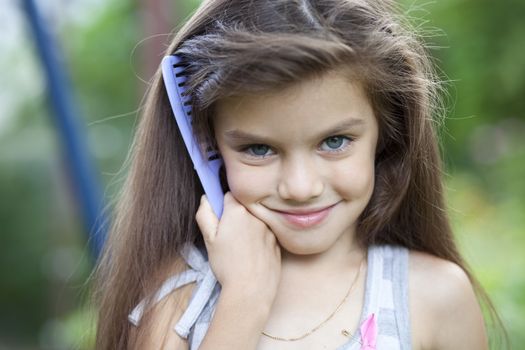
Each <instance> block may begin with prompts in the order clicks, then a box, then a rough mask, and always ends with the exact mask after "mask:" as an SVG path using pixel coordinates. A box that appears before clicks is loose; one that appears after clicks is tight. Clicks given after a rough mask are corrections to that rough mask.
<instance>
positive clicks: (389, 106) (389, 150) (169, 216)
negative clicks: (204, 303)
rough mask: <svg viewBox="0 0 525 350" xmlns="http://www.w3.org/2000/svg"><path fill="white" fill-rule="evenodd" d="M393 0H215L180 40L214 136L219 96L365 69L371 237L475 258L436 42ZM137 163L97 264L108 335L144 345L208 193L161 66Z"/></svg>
mask: <svg viewBox="0 0 525 350" xmlns="http://www.w3.org/2000/svg"><path fill="white" fill-rule="evenodd" d="M397 13H399V11H397V10H396V9H395V8H394V5H393V1H385V0H381V1H373V0H310V1H309V0H257V1H253V0H210V1H205V2H204V3H203V4H202V5H201V7H200V8H199V9H198V10H197V11H196V13H195V14H194V15H193V16H192V17H191V18H190V19H189V20H188V21H187V23H186V25H185V26H184V27H183V28H182V29H181V30H180V31H179V32H178V34H177V35H176V37H175V38H174V40H173V42H172V44H171V45H170V47H169V49H168V52H167V54H172V53H174V52H177V54H178V55H180V56H181V57H182V59H183V61H184V62H185V63H186V64H187V73H188V75H189V78H188V79H189V80H188V85H189V92H190V93H191V96H192V107H193V114H192V116H193V120H194V124H193V126H194V130H195V133H196V134H197V136H198V137H199V138H200V139H201V140H202V141H203V142H208V143H212V144H213V143H214V138H213V122H212V121H213V115H214V106H215V105H216V102H217V101H219V100H221V99H223V98H225V97H229V96H238V95H246V94H257V93H261V92H266V91H270V90H275V89H280V88H284V87H287V86H289V85H291V84H293V83H296V82H299V81H301V80H304V79H307V78H309V77H312V76H318V75H322V74H323V73H326V72H328V71H330V70H333V69H337V68H341V67H347V68H348V71H349V72H350V74H351V76H352V78H353V79H356V80H358V81H360V82H361V83H362V85H363V86H364V87H365V90H366V92H367V94H368V97H369V99H370V101H371V102H372V105H373V108H374V111H375V115H376V116H377V118H378V122H379V126H380V136H379V144H378V149H377V155H376V172H375V173H376V181H375V183H376V184H375V189H374V193H373V195H372V198H371V200H370V203H369V204H368V206H367V208H366V209H365V211H364V212H363V213H362V215H361V217H360V222H359V226H358V230H357V238H358V240H359V241H360V242H361V243H363V244H364V245H365V246H368V245H371V244H381V243H387V244H397V245H402V246H405V247H407V248H409V249H414V250H419V251H423V252H427V253H430V254H433V255H435V256H438V257H440V258H443V259H446V260H449V261H452V262H454V263H456V264H458V265H459V266H461V267H462V268H463V269H464V270H465V271H466V272H467V274H468V275H469V277H470V279H471V281H472V283H473V285H474V287H475V289H476V291H477V293H478V295H479V296H480V298H481V300H483V301H484V302H485V304H486V305H488V307H489V310H492V315H493V316H494V317H495V319H497V315H496V314H495V312H494V311H493V310H494V309H493V308H492V306H491V304H490V300H489V299H488V297H487V296H486V294H485V292H484V291H483V289H482V288H481V287H480V285H479V283H478V282H477V281H476V279H475V278H474V277H473V276H472V274H471V273H470V272H469V268H468V267H467V266H466V263H465V262H464V260H463V259H462V257H461V255H460V253H459V252H458V249H457V247H456V244H455V242H454V237H453V234H452V231H451V228H450V224H449V219H448V217H447V213H446V207H445V204H444V199H443V186H442V165H441V160H440V152H439V146H438V140H437V135H436V130H437V127H438V126H439V124H440V123H441V118H442V117H443V115H442V114H443V113H442V111H443V109H442V108H441V105H440V98H439V96H440V84H439V79H437V77H436V74H435V73H434V69H433V65H432V64H431V61H430V59H429V55H428V53H427V52H426V49H425V47H424V44H423V43H422V42H421V41H420V39H419V38H418V37H417V36H416V35H415V34H414V31H413V30H411V29H410V27H409V26H408V24H407V23H405V21H404V20H403V19H402V18H401V17H400V16H398V15H397ZM130 160H131V162H130V168H129V175H128V177H127V180H126V182H125V184H124V187H123V190H122V193H121V197H120V198H119V202H118V205H117V207H116V212H115V215H116V216H115V219H114V223H113V226H112V230H111V233H110V236H109V237H108V241H107V243H106V246H105V251H104V253H103V257H102V259H101V260H100V263H99V266H98V269H97V274H96V276H97V279H96V282H97V293H96V296H97V298H98V299H97V303H98V304H97V305H98V308H99V313H98V315H99V317H98V330H97V331H98V332H97V349H124V348H127V347H128V346H129V345H130V340H129V330H130V326H131V325H130V324H129V323H128V321H127V315H128V314H129V313H130V311H131V310H132V309H133V307H134V306H135V305H136V304H137V303H138V302H139V301H140V300H141V299H142V298H144V297H147V296H148V295H150V294H151V292H152V291H154V290H155V288H157V287H158V284H159V283H160V281H161V280H162V278H164V277H166V276H162V272H161V271H163V270H162V267H166V266H170V265H173V263H174V262H177V261H180V255H179V251H180V249H181V247H182V246H183V244H185V243H187V242H194V243H196V244H200V232H199V230H198V228H197V226H196V223H195V219H194V216H195V212H196V210H197V207H198V199H199V198H200V196H201V194H202V193H203V191H202V188H201V186H200V184H199V181H198V178H197V177H196V175H195V173H194V171H193V167H192V163H191V160H190V159H189V157H188V155H187V153H186V150H185V146H184V144H183V142H182V140H181V137H180V134H179V131H178V129H177V126H176V123H175V121H174V118H173V117H172V112H171V109H170V106H169V102H168V99H167V96H166V92H165V89H164V87H163V82H162V78H161V75H160V74H159V73H157V75H156V77H155V78H154V81H153V84H152V86H151V89H150V91H149V92H148V95H147V100H146V103H145V108H144V113H143V115H142V119H141V121H140V124H139V125H138V128H137V131H136V135H135V140H134V144H133V148H132V153H131V158H130Z"/></svg>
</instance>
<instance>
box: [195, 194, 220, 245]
mask: <svg viewBox="0 0 525 350" xmlns="http://www.w3.org/2000/svg"><path fill="white" fill-rule="evenodd" d="M195 220H196V221H197V225H198V226H199V229H200V230H201V233H202V236H203V237H204V243H206V244H207V243H208V242H211V241H213V239H214V238H215V236H217V229H218V226H219V219H218V218H217V216H216V215H215V212H214V211H213V209H212V207H211V205H210V203H209V202H208V199H207V198H206V195H202V197H201V202H200V205H199V209H198V210H197V213H196V214H195Z"/></svg>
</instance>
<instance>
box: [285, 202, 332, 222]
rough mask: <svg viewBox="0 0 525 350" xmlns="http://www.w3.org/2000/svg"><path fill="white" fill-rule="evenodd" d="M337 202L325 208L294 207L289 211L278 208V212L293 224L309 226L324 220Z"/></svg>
mask: <svg viewBox="0 0 525 350" xmlns="http://www.w3.org/2000/svg"><path fill="white" fill-rule="evenodd" d="M336 204H337V203H336ZM336 204H332V205H330V206H328V207H324V208H312V209H301V210H299V209H294V210H287V211H281V210H277V212H278V213H279V214H280V215H281V216H282V217H283V218H284V219H285V220H286V221H288V222H289V223H290V224H292V225H293V226H296V227H298V228H309V227H313V226H316V225H319V224H320V223H321V222H323V221H324V219H325V218H326V217H327V216H328V215H329V214H330V211H331V210H332V208H333V207H334V206H335V205H336Z"/></svg>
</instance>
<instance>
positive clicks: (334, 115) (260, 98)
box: [214, 71, 376, 139]
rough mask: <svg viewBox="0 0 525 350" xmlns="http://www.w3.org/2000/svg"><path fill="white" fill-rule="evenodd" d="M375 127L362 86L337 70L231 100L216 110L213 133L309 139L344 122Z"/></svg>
mask: <svg viewBox="0 0 525 350" xmlns="http://www.w3.org/2000/svg"><path fill="white" fill-rule="evenodd" d="M350 120H354V121H359V122H357V123H354V125H356V126H358V125H365V126H366V125H371V124H374V125H375V124H376V121H375V116H374V113H373V108H372V106H371V104H370V101H369V99H368V97H367V96H366V93H365V91H364V89H363V87H362V86H361V84H360V83H359V82H358V81H355V80H353V81H351V80H350V79H349V77H348V75H346V74H344V73H342V72H340V71H333V72H330V73H327V74H325V75H322V76H320V77H315V78H312V79H309V80H305V81H302V82H299V83H295V84H293V85H291V86H289V87H286V88H284V89H280V90H278V91H272V92H268V93H265V94H260V95H251V96H241V97H232V98H228V99H224V100H222V101H219V102H218V103H217V105H216V115H215V116H214V128H215V132H216V134H217V135H216V136H217V137H219V138H220V137H221V134H222V133H228V132H231V131H233V130H242V131H245V132H249V133H254V134H257V135H267V136H274V137H276V138H279V137H284V138H288V139H289V138H293V137H301V138H304V137H307V136H309V135H312V136H313V135H314V134H316V131H318V130H324V129H326V128H327V127H331V126H334V125H337V124H341V123H342V122H344V121H350Z"/></svg>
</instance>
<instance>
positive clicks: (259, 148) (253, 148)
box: [244, 144, 270, 158]
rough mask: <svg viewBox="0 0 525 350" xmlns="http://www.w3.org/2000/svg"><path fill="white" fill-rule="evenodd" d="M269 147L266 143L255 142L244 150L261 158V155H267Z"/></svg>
mask: <svg viewBox="0 0 525 350" xmlns="http://www.w3.org/2000/svg"><path fill="white" fill-rule="evenodd" d="M269 149H270V147H269V146H267V145H263V144H257V145H250V146H248V147H246V149H245V150H244V151H245V152H247V153H248V154H249V155H250V156H254V157H261V158H262V157H265V156H268V154H267V153H266V152H268V150H269Z"/></svg>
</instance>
